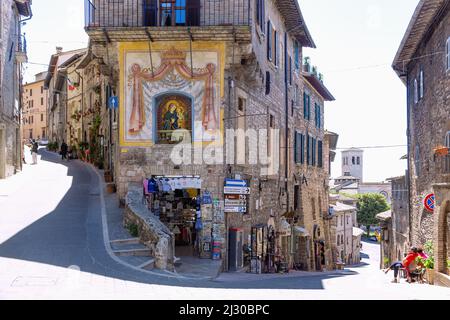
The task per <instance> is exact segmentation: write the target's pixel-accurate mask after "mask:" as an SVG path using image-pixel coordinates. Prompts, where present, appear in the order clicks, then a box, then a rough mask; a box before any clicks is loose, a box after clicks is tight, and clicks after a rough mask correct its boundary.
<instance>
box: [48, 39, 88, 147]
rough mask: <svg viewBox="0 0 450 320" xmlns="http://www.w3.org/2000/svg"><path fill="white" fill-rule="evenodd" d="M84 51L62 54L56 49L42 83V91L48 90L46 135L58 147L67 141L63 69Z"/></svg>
mask: <svg viewBox="0 0 450 320" xmlns="http://www.w3.org/2000/svg"><path fill="white" fill-rule="evenodd" d="M85 50H86V49H78V50H72V51H67V52H63V48H61V47H57V48H56V53H55V54H53V55H52V56H51V58H50V62H49V67H48V72H47V76H46V78H45V81H44V89H45V90H48V93H47V97H48V105H47V117H48V119H47V135H48V139H49V140H50V142H56V143H58V145H61V143H62V141H63V140H66V139H67V124H68V114H67V97H68V94H69V93H68V86H69V83H68V81H67V72H66V69H65V67H66V65H67V64H69V63H70V61H72V59H74V57H76V56H79V55H82V54H83V53H84V52H85ZM68 61H69V62H68ZM66 62H67V63H66ZM65 63H66V65H65Z"/></svg>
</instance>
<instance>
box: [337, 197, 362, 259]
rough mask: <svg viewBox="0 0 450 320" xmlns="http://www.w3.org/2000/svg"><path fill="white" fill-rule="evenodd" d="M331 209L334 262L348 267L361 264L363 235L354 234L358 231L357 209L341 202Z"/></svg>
mask: <svg viewBox="0 0 450 320" xmlns="http://www.w3.org/2000/svg"><path fill="white" fill-rule="evenodd" d="M330 207H331V212H332V221H331V237H332V239H333V257H334V261H333V262H334V263H335V264H336V263H343V264H347V265H352V264H356V263H359V262H360V255H359V247H360V246H359V245H360V239H361V238H360V236H361V234H360V232H359V233H358V232H356V230H355V232H354V229H357V228H356V226H357V224H356V223H354V221H356V207H353V206H349V205H346V204H343V203H340V202H336V203H332V204H330ZM357 230H360V229H357ZM361 231H362V230H361Z"/></svg>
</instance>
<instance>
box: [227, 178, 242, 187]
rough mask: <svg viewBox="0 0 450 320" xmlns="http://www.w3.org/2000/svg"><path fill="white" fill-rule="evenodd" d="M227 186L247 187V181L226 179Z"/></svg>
mask: <svg viewBox="0 0 450 320" xmlns="http://www.w3.org/2000/svg"><path fill="white" fill-rule="evenodd" d="M225 187H247V181H245V180H233V179H225Z"/></svg>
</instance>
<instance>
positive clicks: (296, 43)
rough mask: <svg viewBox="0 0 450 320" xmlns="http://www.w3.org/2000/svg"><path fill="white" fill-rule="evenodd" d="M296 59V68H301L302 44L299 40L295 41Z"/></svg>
mask: <svg viewBox="0 0 450 320" xmlns="http://www.w3.org/2000/svg"><path fill="white" fill-rule="evenodd" d="M294 55H295V56H294V59H295V69H297V70H298V69H300V46H299V45H298V41H294Z"/></svg>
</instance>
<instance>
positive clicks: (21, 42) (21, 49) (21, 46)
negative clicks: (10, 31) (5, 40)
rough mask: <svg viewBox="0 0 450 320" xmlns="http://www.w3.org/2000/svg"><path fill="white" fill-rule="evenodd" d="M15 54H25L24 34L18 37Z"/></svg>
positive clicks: (25, 40) (25, 42)
mask: <svg viewBox="0 0 450 320" xmlns="http://www.w3.org/2000/svg"><path fill="white" fill-rule="evenodd" d="M17 52H21V53H25V54H26V53H27V39H26V38H25V34H23V35H19V39H18V42H17Z"/></svg>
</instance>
